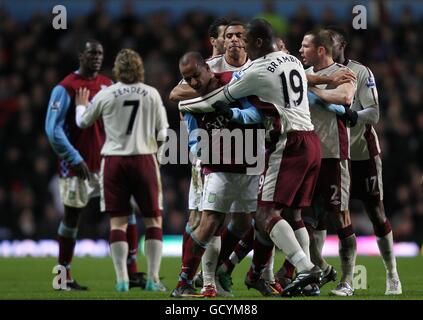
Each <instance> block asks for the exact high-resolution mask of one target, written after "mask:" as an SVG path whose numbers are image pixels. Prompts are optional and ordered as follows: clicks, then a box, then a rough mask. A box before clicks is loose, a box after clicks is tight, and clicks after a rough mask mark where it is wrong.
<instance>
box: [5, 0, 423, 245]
mask: <svg viewBox="0 0 423 320" xmlns="http://www.w3.org/2000/svg"><path fill="white" fill-rule="evenodd" d="M381 13H382V14H381V16H380V19H381V20H380V21H379V23H378V26H377V27H375V26H372V25H369V26H368V29H367V30H356V31H354V32H352V30H351V28H350V25H349V24H345V22H343V21H338V20H337V18H336V17H335V16H334V14H333V13H331V11H330V10H329V9H328V10H326V11H325V12H324V14H323V16H322V17H320V18H319V19H317V20H316V19H314V18H313V17H312V16H311V15H310V13H309V11H308V8H307V7H299V9H298V11H297V13H296V14H295V15H294V16H293V17H292V18H289V19H288V18H282V16H279V17H280V19H279V24H278V26H279V27H277V30H278V31H279V32H280V35H281V36H282V37H283V39H284V40H285V43H286V44H287V46H288V48H289V50H290V52H291V54H294V55H298V49H299V47H300V43H301V40H302V37H303V35H304V33H305V32H306V31H308V30H310V29H312V28H313V26H317V25H328V24H332V25H333V24H338V25H344V26H345V27H347V29H348V30H349V31H351V33H350V45H349V47H347V50H346V53H347V57H348V58H351V59H354V60H357V61H359V62H361V63H363V64H365V65H367V66H369V67H370V68H371V70H372V71H373V73H374V75H375V78H376V84H377V88H378V92H379V102H380V110H381V118H380V121H379V123H378V125H377V126H376V131H377V132H378V135H379V139H380V142H381V148H382V156H383V177H384V201H385V208H386V214H387V216H388V217H389V218H390V220H391V223H392V226H393V230H394V237H395V240H396V241H417V242H419V243H420V244H421V243H423V191H422V187H421V185H420V179H421V176H422V170H423V167H422V166H423V108H422V107H421V106H422V91H421V90H420V88H421V86H422V79H423V57H422V55H421V52H422V45H423V42H422V41H421V34H423V23H422V21H421V20H420V21H419V20H417V19H413V18H412V14H411V11H410V10H408V9H406V8H405V9H404V11H403V12H402V13H401V15H400V18H399V20H398V21H395V22H394V21H392V20H391V18H390V16H389V12H387V11H385V12H381ZM214 18H216V17H215V16H213V15H210V14H207V13H204V12H197V11H195V12H193V11H192V12H188V13H186V14H185V15H184V16H183V17H182V18H178V19H174V17H172V16H171V15H170V13H169V12H167V11H166V10H162V11H157V12H156V13H155V14H153V15H150V16H148V17H143V18H142V19H141V18H140V17H139V16H137V15H135V14H134V12H133V11H132V9H131V6H130V5H125V6H124V7H123V9H122V14H121V15H120V17H119V18H117V19H112V18H111V16H110V14H109V13H108V12H107V10H106V9H105V8H104V7H103V6H101V5H98V6H97V7H95V9H94V10H93V11H92V12H91V13H90V14H88V15H86V16H84V17H77V18H76V19H73V20H72V21H68V24H69V26H70V27H69V29H68V30H61V31H58V30H54V29H53V28H52V26H51V24H50V20H49V18H48V17H47V16H42V15H34V16H33V17H32V18H31V20H30V21H27V22H25V23H21V22H18V21H17V20H16V19H14V18H13V17H12V16H11V15H9V13H8V12H6V11H4V10H0V153H1V157H0V240H2V239H26V238H32V239H45V238H55V237H56V233H57V227H58V224H59V222H60V219H61V216H62V214H63V205H62V204H61V202H60V198H59V195H58V192H59V190H58V187H57V176H56V175H55V173H56V165H57V162H56V157H55V155H54V153H53V151H52V149H51V147H50V145H49V142H48V140H47V138H46V135H45V131H44V120H45V115H46V110H47V103H48V99H49V97H50V92H51V90H52V88H53V87H54V86H55V85H56V84H57V83H58V82H59V81H60V80H61V79H62V78H63V77H64V76H65V75H67V74H68V73H69V72H72V71H73V70H74V69H76V68H77V65H78V63H77V60H76V54H75V51H74V46H75V43H76V41H77V40H78V39H81V38H82V37H92V38H95V39H97V40H99V41H100V42H101V43H102V44H103V46H104V50H105V60H104V63H103V72H102V73H103V74H106V75H109V76H111V68H112V65H113V60H114V57H115V56H116V53H117V52H118V51H119V50H120V49H121V48H124V47H130V48H133V49H135V50H137V51H138V52H139V53H140V54H141V56H142V57H143V59H144V64H145V69H146V83H147V84H150V85H152V86H155V87H156V88H157V89H158V90H159V92H160V93H161V95H162V97H163V101H164V103H165V105H166V108H167V113H168V118H169V123H170V126H171V128H174V129H176V130H179V114H178V109H177V105H176V104H174V103H172V102H170V101H169V99H168V96H169V92H170V90H171V89H172V88H173V87H174V86H175V85H176V84H177V82H178V81H179V80H180V75H179V74H178V59H179V57H180V56H181V55H182V54H183V53H184V52H186V51H190V50H196V51H200V52H201V53H202V54H203V55H204V56H208V55H210V53H211V47H210V45H209V43H208V36H207V29H208V26H209V24H210V23H211V22H212V21H213V20H214ZM233 18H240V17H233ZM243 20H245V19H243ZM276 20H278V19H276ZM189 174H190V167H189V165H166V166H163V167H162V178H163V191H164V205H165V207H164V224H163V227H164V233H165V234H181V232H182V230H183V228H184V226H185V220H186V219H187V211H188V210H187V198H188V187H189ZM352 212H353V219H354V220H353V221H354V226H355V229H356V231H357V233H358V234H373V230H372V226H371V224H370V222H369V220H368V218H367V216H366V215H365V212H364V210H363V208H362V207H361V206H360V205H359V204H358V203H352ZM83 219H84V220H85V221H86V222H83V223H81V228H80V238H86V237H92V238H106V237H107V233H108V221H107V219H106V215H103V214H99V213H98V212H97V210H95V208H91V210H88V212H87V213H86V215H85V216H84V218H83ZM140 228H142V226H140Z"/></svg>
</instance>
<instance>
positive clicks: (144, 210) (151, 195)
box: [130, 155, 163, 218]
mask: <svg viewBox="0 0 423 320" xmlns="http://www.w3.org/2000/svg"><path fill="white" fill-rule="evenodd" d="M131 169H132V171H131V178H130V185H131V190H132V194H133V196H134V198H135V201H136V203H137V205H138V207H139V209H140V213H141V215H142V217H143V218H154V217H159V216H161V211H162V209H163V194H162V185H161V177H160V171H159V166H158V164H157V161H156V158H155V156H154V155H138V156H134V157H133V159H132V164H131Z"/></svg>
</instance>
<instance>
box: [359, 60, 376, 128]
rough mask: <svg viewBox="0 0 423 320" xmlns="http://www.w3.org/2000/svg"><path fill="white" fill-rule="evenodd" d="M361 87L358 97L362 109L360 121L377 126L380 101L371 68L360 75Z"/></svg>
mask: <svg viewBox="0 0 423 320" xmlns="http://www.w3.org/2000/svg"><path fill="white" fill-rule="evenodd" d="M359 77H360V85H359V87H358V88H357V97H358V102H359V104H360V107H361V108H362V109H363V110H358V111H357V113H358V119H359V121H360V122H362V123H369V124H376V123H377V122H378V121H379V99H378V93H377V88H376V82H375V78H374V76H373V73H372V72H371V71H370V69H369V68H366V70H363V71H362V72H361V73H360V74H359Z"/></svg>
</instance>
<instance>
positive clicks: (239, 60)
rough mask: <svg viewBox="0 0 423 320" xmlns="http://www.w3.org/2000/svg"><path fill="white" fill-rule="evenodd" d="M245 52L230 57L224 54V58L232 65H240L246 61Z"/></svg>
mask: <svg viewBox="0 0 423 320" xmlns="http://www.w3.org/2000/svg"><path fill="white" fill-rule="evenodd" d="M247 59H248V58H247V54H240V55H239V57H232V56H230V55H228V54H225V60H226V62H227V63H228V64H230V65H231V66H233V67H242V66H243V65H244V64H245V63H246V62H247Z"/></svg>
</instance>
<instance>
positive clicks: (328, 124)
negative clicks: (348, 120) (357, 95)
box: [306, 63, 350, 160]
mask: <svg viewBox="0 0 423 320" xmlns="http://www.w3.org/2000/svg"><path fill="white" fill-rule="evenodd" d="M343 68H346V67H345V66H343V65H342V64H339V63H333V64H331V65H329V66H328V67H326V68H323V69H321V70H318V71H314V68H313V67H310V68H308V69H307V70H306V73H308V74H312V75H319V76H323V75H326V76H328V75H332V74H334V73H335V72H337V71H339V70H341V69H343ZM316 87H318V88H319V89H332V88H331V87H329V86H328V85H326V84H323V85H317V86H316ZM310 110H311V119H312V121H313V124H314V128H315V130H316V133H317V135H318V136H319V139H320V146H321V148H322V158H323V159H329V158H331V159H340V160H345V159H349V158H350V146H349V135H350V133H349V128H347V126H346V124H345V120H342V119H341V117H339V116H337V115H336V113H333V112H330V111H328V110H325V109H323V108H321V107H319V106H310Z"/></svg>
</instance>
